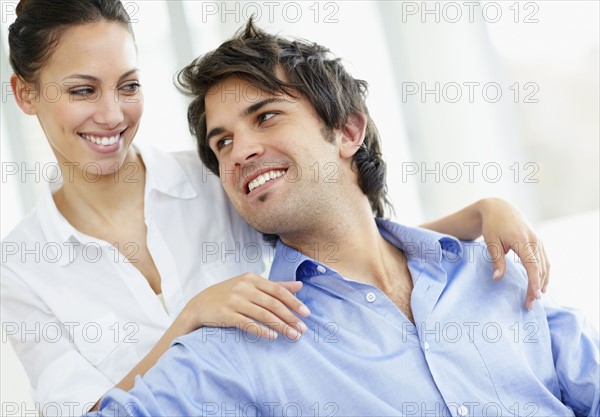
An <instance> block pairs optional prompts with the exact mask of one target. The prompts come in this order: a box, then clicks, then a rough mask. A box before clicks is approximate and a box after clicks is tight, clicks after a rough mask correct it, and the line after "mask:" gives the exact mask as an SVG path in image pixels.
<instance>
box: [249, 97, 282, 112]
mask: <svg viewBox="0 0 600 417" xmlns="http://www.w3.org/2000/svg"><path fill="white" fill-rule="evenodd" d="M271 103H291V101H290V100H287V99H285V98H281V97H271V98H266V99H264V100H261V101H259V102H258V103H254V104H253V105H251V106H248V107H247V108H246V110H244V112H243V116H250V115H251V114H253V113H256V112H257V111H259V110H260V109H261V108H263V107H264V106H266V105H267V104H271Z"/></svg>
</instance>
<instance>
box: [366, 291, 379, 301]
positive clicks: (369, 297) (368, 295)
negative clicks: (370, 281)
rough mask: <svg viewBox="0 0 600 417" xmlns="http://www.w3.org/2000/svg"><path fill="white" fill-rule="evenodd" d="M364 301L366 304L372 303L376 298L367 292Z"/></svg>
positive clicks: (373, 294) (372, 293)
mask: <svg viewBox="0 0 600 417" xmlns="http://www.w3.org/2000/svg"><path fill="white" fill-rule="evenodd" d="M366 299H367V301H368V302H370V303H372V302H373V301H375V300H376V299H377V296H376V295H375V293H374V292H368V293H367V297H366Z"/></svg>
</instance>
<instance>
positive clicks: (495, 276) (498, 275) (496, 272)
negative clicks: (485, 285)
mask: <svg viewBox="0 0 600 417" xmlns="http://www.w3.org/2000/svg"><path fill="white" fill-rule="evenodd" d="M492 278H494V279H498V278H500V270H499V269H496V270H495V271H494V275H492Z"/></svg>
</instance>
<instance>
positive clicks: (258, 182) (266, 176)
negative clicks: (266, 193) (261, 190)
mask: <svg viewBox="0 0 600 417" xmlns="http://www.w3.org/2000/svg"><path fill="white" fill-rule="evenodd" d="M284 174H285V170H282V169H277V170H273V171H267V172H264V173H262V174H260V175H259V176H258V177H256V178H254V179H253V180H252V181H250V182H249V183H248V193H250V192H252V190H254V189H256V188H258V187H260V186H262V185H264V184H266V183H267V182H270V181H273V180H275V179H277V178H279V177H281V176H283V175H284Z"/></svg>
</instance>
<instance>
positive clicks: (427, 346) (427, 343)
mask: <svg viewBox="0 0 600 417" xmlns="http://www.w3.org/2000/svg"><path fill="white" fill-rule="evenodd" d="M423 347H424V348H425V350H429V342H423ZM461 415H462V414H461Z"/></svg>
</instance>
